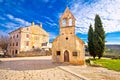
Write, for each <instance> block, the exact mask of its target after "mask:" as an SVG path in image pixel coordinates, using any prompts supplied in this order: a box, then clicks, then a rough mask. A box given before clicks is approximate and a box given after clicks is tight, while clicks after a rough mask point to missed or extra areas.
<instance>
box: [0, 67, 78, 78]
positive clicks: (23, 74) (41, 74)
mask: <svg viewBox="0 0 120 80" xmlns="http://www.w3.org/2000/svg"><path fill="white" fill-rule="evenodd" d="M0 80H80V78H78V77H76V76H73V75H72V74H70V73H67V72H64V71H62V70H60V69H58V68H52V69H45V70H27V71H14V70H0Z"/></svg>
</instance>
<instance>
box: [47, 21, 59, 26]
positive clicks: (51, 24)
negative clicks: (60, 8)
mask: <svg viewBox="0 0 120 80" xmlns="http://www.w3.org/2000/svg"><path fill="white" fill-rule="evenodd" d="M46 23H47V24H48V25H50V26H57V24H56V23H53V22H47V21H46Z"/></svg>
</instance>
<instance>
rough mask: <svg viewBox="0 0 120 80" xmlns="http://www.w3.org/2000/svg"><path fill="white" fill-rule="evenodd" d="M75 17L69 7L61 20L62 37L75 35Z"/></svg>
mask: <svg viewBox="0 0 120 80" xmlns="http://www.w3.org/2000/svg"><path fill="white" fill-rule="evenodd" d="M75 21H76V19H75V17H74V16H73V15H72V13H71V12H70V10H69V9H68V7H67V8H66V9H65V11H64V13H63V14H62V16H61V18H60V22H59V24H60V35H61V34H62V35H63V34H68V32H69V33H70V34H75Z"/></svg>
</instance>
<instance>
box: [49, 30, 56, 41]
mask: <svg viewBox="0 0 120 80" xmlns="http://www.w3.org/2000/svg"><path fill="white" fill-rule="evenodd" d="M48 33H49V34H50V39H55V38H56V37H57V35H56V34H55V33H53V32H48Z"/></svg>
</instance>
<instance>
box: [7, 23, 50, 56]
mask: <svg viewBox="0 0 120 80" xmlns="http://www.w3.org/2000/svg"><path fill="white" fill-rule="evenodd" d="M9 36H10V39H9V44H8V54H9V55H11V56H14V55H16V54H19V53H20V52H28V51H34V50H36V49H42V48H44V49H47V48H48V47H49V46H48V45H49V34H48V33H47V32H46V31H45V30H44V29H43V28H42V24H40V25H35V24H34V22H32V23H31V25H30V26H26V27H21V28H18V29H16V30H14V31H12V32H10V33H9Z"/></svg>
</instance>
